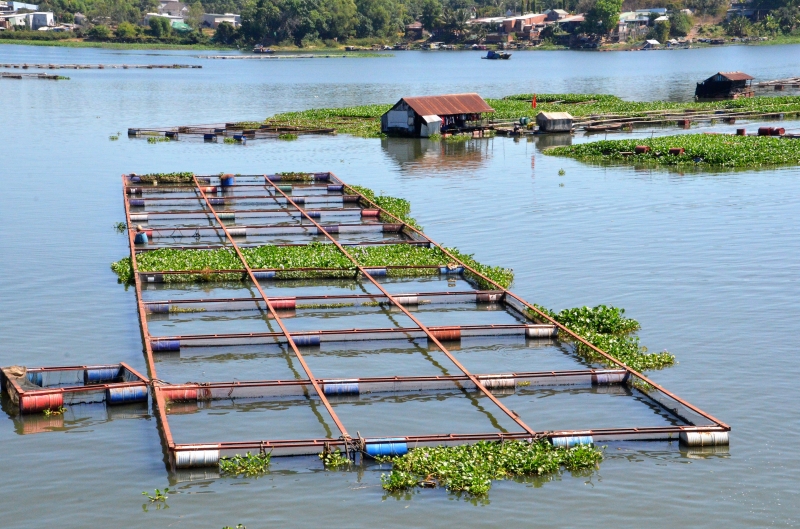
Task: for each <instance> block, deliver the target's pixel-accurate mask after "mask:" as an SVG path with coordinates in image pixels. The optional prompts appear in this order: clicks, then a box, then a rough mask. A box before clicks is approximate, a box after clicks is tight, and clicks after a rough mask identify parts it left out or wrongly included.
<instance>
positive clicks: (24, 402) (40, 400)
mask: <svg viewBox="0 0 800 529" xmlns="http://www.w3.org/2000/svg"><path fill="white" fill-rule="evenodd" d="M63 404H64V394H63V393H61V392H60V391H57V392H54V393H41V392H38V391H37V392H35V393H28V394H23V395H22V396H21V397H20V399H19V411H20V413H37V412H40V411H44V410H57V409H58V408H60V407H61V406H63Z"/></svg>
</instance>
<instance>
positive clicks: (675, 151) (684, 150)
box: [669, 147, 686, 156]
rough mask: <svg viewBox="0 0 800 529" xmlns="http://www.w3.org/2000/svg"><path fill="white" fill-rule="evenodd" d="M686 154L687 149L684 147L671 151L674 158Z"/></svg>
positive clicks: (674, 148) (673, 148)
mask: <svg viewBox="0 0 800 529" xmlns="http://www.w3.org/2000/svg"><path fill="white" fill-rule="evenodd" d="M684 152H686V149H684V148H683V147H672V148H671V149H670V150H669V153H670V154H671V155H673V156H679V155H681V154H683V153H684Z"/></svg>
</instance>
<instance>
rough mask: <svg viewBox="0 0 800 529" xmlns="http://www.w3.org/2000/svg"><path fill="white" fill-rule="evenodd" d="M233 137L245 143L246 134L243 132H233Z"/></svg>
mask: <svg viewBox="0 0 800 529" xmlns="http://www.w3.org/2000/svg"><path fill="white" fill-rule="evenodd" d="M233 139H234V140H236V141H238V142H239V143H247V136H245V135H244V134H234V135H233Z"/></svg>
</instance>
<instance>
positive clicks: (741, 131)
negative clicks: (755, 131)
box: [736, 129, 747, 136]
mask: <svg viewBox="0 0 800 529" xmlns="http://www.w3.org/2000/svg"><path fill="white" fill-rule="evenodd" d="M736 135H737V136H747V129H736Z"/></svg>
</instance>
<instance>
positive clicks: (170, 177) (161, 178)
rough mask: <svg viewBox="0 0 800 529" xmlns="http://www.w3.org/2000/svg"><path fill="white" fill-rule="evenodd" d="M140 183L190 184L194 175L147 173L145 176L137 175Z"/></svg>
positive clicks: (189, 173)
mask: <svg viewBox="0 0 800 529" xmlns="http://www.w3.org/2000/svg"><path fill="white" fill-rule="evenodd" d="M138 176H139V179H140V180H141V181H142V182H147V183H153V182H167V183H185V182H191V181H192V178H194V173H191V172H183V173H148V174H145V175H138Z"/></svg>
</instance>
